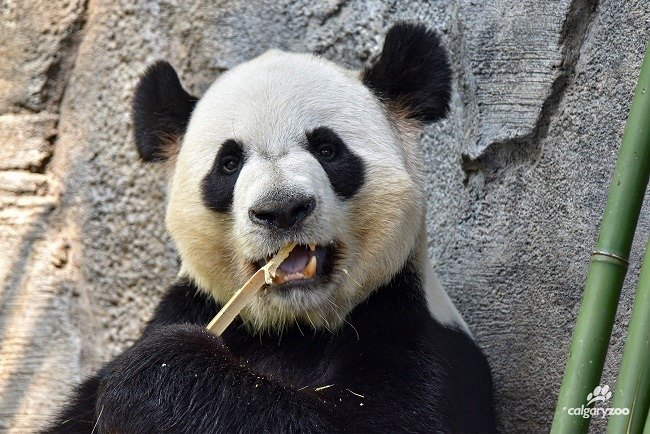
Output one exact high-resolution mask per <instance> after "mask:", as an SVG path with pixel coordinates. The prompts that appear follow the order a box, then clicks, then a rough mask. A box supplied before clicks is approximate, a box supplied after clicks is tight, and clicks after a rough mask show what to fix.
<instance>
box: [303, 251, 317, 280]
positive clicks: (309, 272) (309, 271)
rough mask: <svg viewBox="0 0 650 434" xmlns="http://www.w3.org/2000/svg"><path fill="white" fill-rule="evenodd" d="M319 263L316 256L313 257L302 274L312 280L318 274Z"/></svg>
mask: <svg viewBox="0 0 650 434" xmlns="http://www.w3.org/2000/svg"><path fill="white" fill-rule="evenodd" d="M317 262H318V259H316V256H312V257H311V259H310V260H309V262H308V263H307V266H306V267H305V269H304V270H302V274H303V275H304V276H305V277H307V278H311V277H314V275H315V274H316V264H317Z"/></svg>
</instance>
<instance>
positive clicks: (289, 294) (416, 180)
mask: <svg viewBox="0 0 650 434" xmlns="http://www.w3.org/2000/svg"><path fill="white" fill-rule="evenodd" d="M387 42H388V38H387ZM436 43H437V39H436ZM384 52H386V48H384ZM382 56H383V55H382ZM443 60H445V59H444V57H443ZM445 62H446V60H445ZM159 65H160V64H159ZM379 65H381V61H380V62H379ZM445 65H446V63H445ZM158 67H159V68H166V67H168V65H167V66H163V67H161V66H158ZM373 74H374V75H375V77H373ZM153 75H154V74H152V73H151V71H150V72H149V73H148V75H147V76H145V78H144V79H143V82H144V83H149V84H151V83H152V82H153V81H155V80H153V79H152V78H151V77H152V76H153ZM160 75H161V74H158V76H160ZM385 75H386V74H385V73H384V74H382V73H381V71H379V72H378V71H376V70H371V71H366V72H363V73H359V72H355V71H348V70H345V69H343V68H341V67H339V66H337V65H335V64H333V63H331V62H328V61H326V60H323V59H321V58H318V57H315V56H312V55H306V54H293V53H285V52H280V51H277V50H274V51H270V52H267V53H265V54H263V55H262V56H260V57H258V58H255V59H253V60H251V61H249V62H247V63H244V64H242V65H239V66H238V67H236V68H234V69H232V70H230V71H228V72H227V73H225V74H223V75H222V76H221V77H220V78H219V79H218V80H217V81H216V82H215V83H214V84H213V85H212V86H211V87H210V88H209V90H208V91H207V93H206V94H205V95H204V96H203V97H202V98H201V99H200V100H199V101H198V103H196V104H195V105H194V103H195V100H193V99H192V97H191V96H189V95H187V94H184V91H182V90H176V91H175V93H177V94H178V95H181V96H182V97H183V98H184V100H185V101H188V107H189V110H186V111H189V112H190V113H191V117H190V116H189V113H188V117H189V118H190V119H189V123H188V122H187V121H185V122H177V123H174V122H168V123H167V124H165V123H161V124H158V125H156V126H155V127H152V128H158V129H159V130H160V129H161V128H162V129H164V128H167V129H169V130H170V131H168V136H169V135H173V133H174V132H175V130H181V131H182V140H180V139H179V140H178V141H179V142H180V149H179V150H178V153H177V155H173V156H172V159H173V161H174V165H173V175H172V177H171V182H170V192H169V198H168V205H167V215H166V223H167V227H168V230H169V232H170V234H171V236H172V238H173V240H174V242H175V243H176V246H177V247H178V250H179V252H180V255H181V258H182V270H181V274H183V275H186V276H188V277H190V278H192V279H193V280H194V281H195V282H196V283H197V285H198V286H199V287H200V288H201V289H203V290H204V291H207V292H209V293H210V294H212V295H213V296H214V298H215V299H216V300H218V301H219V302H221V303H225V302H226V301H227V300H228V299H229V298H230V297H231V296H232V295H233V294H234V292H235V291H236V290H237V289H238V288H239V287H240V286H241V285H243V284H244V283H245V282H246V280H247V279H248V278H250V276H251V275H252V274H253V273H254V272H255V271H256V270H257V269H258V268H260V267H261V266H262V265H263V264H264V263H265V261H266V260H267V259H268V258H270V257H271V256H273V255H274V254H275V253H276V252H277V251H278V250H279V249H280V248H282V247H283V246H285V245H287V244H289V243H296V244H297V245H298V246H297V247H296V248H295V249H294V251H293V252H292V253H291V255H290V257H289V258H288V259H287V260H286V261H285V262H284V263H283V264H282V265H281V267H280V269H279V275H280V277H279V284H278V285H270V286H267V287H265V288H264V289H263V290H262V291H260V293H259V295H258V296H257V298H256V299H255V300H254V302H253V303H252V304H251V305H250V306H249V307H248V308H246V309H245V310H244V311H243V312H242V314H241V316H242V318H243V319H244V320H245V321H246V322H247V323H248V324H250V325H252V326H253V327H254V328H256V329H265V328H274V329H277V328H281V327H282V326H283V325H285V324H289V323H292V322H294V321H301V322H304V323H306V324H312V325H313V326H314V327H315V328H319V327H325V328H334V327H337V326H338V325H340V324H341V322H342V321H343V320H344V318H345V315H346V314H347V313H348V312H349V311H350V310H351V309H352V308H353V307H354V306H356V305H357V304H358V303H359V302H360V301H361V300H363V299H364V298H365V297H367V295H368V294H369V293H371V292H372V291H373V290H374V289H375V288H377V287H378V286H379V285H381V284H383V283H385V282H387V281H388V280H390V278H391V277H392V276H393V275H394V274H395V273H397V272H398V271H399V270H400V269H401V267H403V265H404V263H405V262H406V260H407V259H408V257H409V255H410V254H412V253H413V252H414V249H415V246H416V238H418V236H423V232H422V231H423V214H424V200H425V196H424V193H423V185H422V176H421V170H420V167H419V161H420V159H419V151H418V149H417V146H416V145H417V140H416V139H417V132H418V131H419V130H418V129H417V121H421V120H422V119H418V116H420V115H421V112H420V111H417V110H414V107H410V106H409V101H410V99H409V98H406V99H404V100H402V101H395V99H393V100H392V103H393V106H392V107H390V106H389V105H387V103H386V101H385V100H384V98H385V97H386V95H387V94H389V92H390V90H391V89H392V88H391V89H387V88H382V84H383V83H382V80H384V79H385ZM148 77H149V80H148V81H146V80H147V78H148ZM174 77H175V75H174ZM177 80H178V79H177V78H176V81H177ZM373 85H374V86H373ZM142 86H143V85H142V84H141V86H140V87H139V90H141V88H142ZM179 86H180V85H179ZM171 87H172V88H173V87H174V86H171ZM158 88H160V86H158ZM165 91H166V92H167V93H169V86H168V88H167V89H165ZM140 93H141V92H140ZM137 95H138V92H136V102H135V108H136V111H135V113H136V116H135V120H136V138H138V136H139V134H140V137H151V131H149V134H147V131H144V132H143V131H142V128H140V130H139V129H138V115H139V114H142V113H143V112H145V111H143V109H140V110H138V99H137ZM158 95H159V96H160V92H159V93H158ZM378 96H379V97H378ZM402 96H403V95H402ZM388 97H390V95H388ZM447 97H448V96H447ZM160 98H162V99H164V95H163V96H161V97H160ZM149 99H151V97H150V98H149ZM411 99H412V98H411ZM140 103H141V105H142V104H144V103H143V101H142V98H141V99H140ZM436 103H438V102H436ZM159 105H160V104H159ZM165 105H168V106H171V107H172V108H174V109H177V107H178V105H174V104H171V103H167V104H165ZM398 106H399V107H398ZM395 110H399V111H400V113H401V115H400V116H396V115H395ZM404 114H406V115H404ZM409 116H410V117H409ZM172 117H173V116H172ZM152 131H153V129H152ZM172 141H173V140H172ZM142 144H143V140H140V142H139V149H140V150H141V155H143V156H146V155H144V154H145V153H143V151H142V149H145V150H146V149H155V148H156V147H155V146H153V147H149V148H147V147H146V146H141V145H142ZM154 145H155V143H154ZM167 147H169V145H167ZM152 155H154V154H152Z"/></svg>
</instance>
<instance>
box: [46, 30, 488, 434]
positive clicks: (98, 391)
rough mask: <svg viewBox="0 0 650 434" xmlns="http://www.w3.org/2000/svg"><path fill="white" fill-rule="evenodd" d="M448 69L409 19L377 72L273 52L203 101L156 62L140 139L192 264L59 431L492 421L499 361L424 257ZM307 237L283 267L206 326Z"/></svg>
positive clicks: (383, 428)
mask: <svg viewBox="0 0 650 434" xmlns="http://www.w3.org/2000/svg"><path fill="white" fill-rule="evenodd" d="M450 82H451V71H450V66H449V63H448V60H447V56H446V54H445V51H444V49H443V48H442V46H441V44H440V41H439V38H438V37H437V36H436V34H435V33H433V32H432V31H430V30H428V29H427V28H425V27H423V26H421V25H416V24H409V23H399V24H396V25H395V26H393V27H392V28H391V29H390V30H389V32H388V33H387V35H386V38H385V42H384V46H383V49H382V52H381V55H380V56H379V58H378V60H377V61H376V62H375V63H374V64H372V65H371V66H369V67H368V68H366V69H364V70H363V71H353V70H348V69H345V68H342V67H340V66H337V65H336V64H334V63H332V62H329V61H327V60H324V59H323V58H320V57H317V56H314V55H310V54H296V53H289V52H283V51H278V50H271V51H268V52H266V53H265V54H262V55H261V56H259V57H257V58H254V59H252V60H250V61H248V62H246V63H243V64H241V65H239V66H237V67H235V68H233V69H231V70H229V71H228V72H225V73H224V74H222V75H221V76H220V77H219V78H218V79H217V80H216V81H215V82H214V84H212V85H211V87H210V88H209V89H208V90H207V92H206V93H205V95H204V96H203V97H202V98H196V97H194V96H192V95H190V94H189V93H188V92H186V91H185V90H184V89H183V87H182V85H181V83H180V81H179V78H178V76H177V74H176V72H175V71H174V69H173V68H172V67H171V66H170V65H169V64H168V63H166V62H158V63H155V64H154V65H152V66H151V67H149V68H148V69H147V71H146V73H145V74H144V75H143V76H142V78H141V81H140V82H139V84H138V86H137V88H136V91H135V96H134V102H133V121H134V128H135V141H136V144H137V149H138V151H139V155H140V156H141V158H142V159H143V160H145V161H159V162H163V164H167V165H168V166H169V168H170V176H169V191H168V198H167V199H168V200H167V211H166V225H167V228H168V231H169V233H170V234H171V237H172V239H173V241H174V243H175V245H176V247H177V249H178V252H179V254H180V258H181V262H182V264H181V268H180V272H179V278H178V281H177V282H176V283H175V284H174V285H173V286H171V288H170V289H169V290H168V291H167V293H166V295H164V297H163V299H162V301H161V302H160V304H159V305H158V307H157V309H156V311H155V314H154V316H153V319H151V321H150V322H149V323H148V325H147V327H146V329H145V330H144V333H143V335H142V337H141V338H140V339H139V340H138V341H137V342H136V343H135V344H134V345H133V346H131V347H130V348H128V349H127V350H126V351H124V352H123V353H122V354H121V355H119V356H118V357H117V358H115V359H114V360H113V361H111V362H110V363H108V364H107V365H106V366H105V367H104V368H102V369H101V370H100V371H99V372H98V373H97V374H95V375H94V376H92V377H90V378H89V379H88V380H86V381H85V382H84V383H83V384H81V385H80V386H79V388H78V389H77V390H76V392H75V395H74V396H73V397H72V399H71V400H70V402H69V404H68V406H67V407H66V408H65V409H63V411H62V413H61V414H60V416H59V417H58V418H57V419H56V420H55V421H54V422H53V423H52V424H51V425H50V428H49V432H91V431H96V432H124V433H138V432H185V433H203V432H394V431H407V432H493V431H495V429H496V426H495V416H494V408H493V391H492V380H491V374H490V369H489V366H488V363H487V361H486V358H485V356H484V354H483V353H482V351H481V350H480V349H479V347H478V346H477V345H476V343H475V342H474V340H473V339H472V337H471V335H470V333H469V331H468V328H467V325H466V323H465V322H464V321H463V319H462V318H461V316H460V315H459V313H458V311H457V310H456V309H455V307H454V305H453V304H452V302H451V300H450V299H449V297H448V296H447V294H446V293H445V291H444V290H443V289H442V288H441V286H440V285H439V284H438V282H437V281H436V277H435V275H434V271H433V269H432V266H431V264H430V262H429V259H428V254H427V234H426V227H425V207H426V195H425V189H424V184H425V179H424V176H423V167H422V166H423V162H422V157H421V149H420V147H419V135H420V133H421V129H422V127H423V126H424V125H426V124H428V123H431V122H434V121H437V120H439V119H441V118H444V117H445V115H446V113H447V110H448V105H449V100H450V93H451V90H450V87H451V85H450ZM291 242H295V243H297V246H296V247H295V248H294V250H293V251H292V252H291V254H290V256H289V257H288V258H287V259H286V260H285V261H284V262H283V263H282V265H281V266H280V269H279V270H280V271H279V276H280V277H281V279H280V280H279V282H278V283H277V284H275V285H267V286H266V287H265V288H263V290H262V291H260V293H259V294H258V295H257V296H256V298H255V299H254V301H253V302H252V303H251V304H250V306H248V307H246V308H245V309H244V311H242V313H241V315H240V316H239V317H238V319H237V320H236V322H235V323H233V324H232V325H231V326H230V327H229V328H228V329H227V330H226V331H225V332H224V334H223V335H222V336H220V337H218V336H216V335H214V334H212V333H210V332H208V331H207V330H206V328H205V326H206V324H207V323H208V322H209V321H210V320H211V319H212V318H213V316H214V315H215V314H216V313H217V312H218V310H219V308H220V307H221V306H223V304H224V303H225V302H226V301H227V300H228V299H229V298H230V297H231V296H232V295H233V293H234V291H236V290H237V289H238V288H239V287H240V286H241V285H242V284H243V283H244V282H245V281H246V280H247V279H248V278H249V277H250V276H251V275H252V274H253V273H254V272H255V270H257V269H258V268H259V267H261V266H263V265H264V263H265V262H266V260H267V259H268V258H269V257H271V256H272V255H273V254H274V253H275V252H277V251H278V250H279V249H280V248H282V247H283V246H284V245H287V244H288V243H291ZM314 263H315V264H314Z"/></svg>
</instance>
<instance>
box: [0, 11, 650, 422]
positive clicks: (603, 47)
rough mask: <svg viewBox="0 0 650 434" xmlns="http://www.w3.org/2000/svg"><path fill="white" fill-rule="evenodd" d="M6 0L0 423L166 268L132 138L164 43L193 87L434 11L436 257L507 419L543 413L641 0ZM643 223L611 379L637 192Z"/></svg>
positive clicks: (140, 307)
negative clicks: (135, 114)
mask: <svg viewBox="0 0 650 434" xmlns="http://www.w3.org/2000/svg"><path fill="white" fill-rule="evenodd" d="M0 4H1V7H0V42H1V43H0V251H2V252H3V254H2V255H0V430H1V431H10V432H31V431H34V430H35V429H37V428H38V427H41V426H43V423H45V422H46V421H47V418H48V417H49V416H50V415H51V414H52V413H53V412H54V411H55V409H56V408H57V407H58V406H59V405H60V404H61V403H62V402H63V401H64V399H65V396H66V393H67V392H68V391H69V390H70V389H71V388H72V386H73V385H74V384H75V383H77V382H78V381H79V380H80V379H81V378H82V377H83V376H84V375H85V374H87V373H89V372H92V371H93V370H94V369H96V368H97V367H98V366H100V365H101V364H102V363H103V362H104V361H106V360H108V359H109V358H111V357H112V356H113V355H115V354H116V353H117V352H118V351H120V349H122V348H124V346H125V345H128V344H129V343H130V342H132V341H133V339H134V338H135V337H136V336H137V335H138V332H139V331H140V330H141V328H142V325H143V322H144V321H145V320H146V319H147V318H148V317H149V316H150V314H151V312H152V309H153V306H154V305H155V303H156V301H157V299H158V298H159V296H160V295H161V293H162V292H163V291H164V289H165V287H166V286H167V285H168V284H169V283H170V282H172V281H173V279H174V277H175V274H176V272H177V268H178V258H177V256H176V254H175V252H174V250H173V248H172V246H171V243H170V241H169V238H168V236H167V235H166V234H165V230H164V227H163V209H164V188H165V185H164V174H163V171H162V168H160V167H156V166H150V165H145V164H143V163H141V162H139V161H138V159H137V156H136V153H135V150H134V147H133V144H132V125H131V123H130V119H129V103H130V98H131V95H132V92H133V88H134V86H135V84H136V81H137V77H138V75H139V74H140V73H141V72H142V70H143V69H144V68H145V66H146V65H147V64H149V63H150V62H152V61H153V60H155V59H158V58H164V59H167V60H169V61H171V62H172V64H173V65H174V66H175V67H176V68H177V69H178V70H179V71H180V74H181V76H182V80H183V82H184V83H185V84H186V85H187V86H188V87H189V88H190V90H191V91H193V92H194V93H196V94H199V95H200V94H202V93H203V92H204V91H205V89H206V88H207V87H208V86H209V84H210V83H211V81H212V80H213V79H214V78H215V77H216V76H218V75H219V74H220V73H222V72H223V71H225V70H227V69H228V68H230V67H232V66H234V65H236V64H238V63H240V62H242V61H244V60H247V59H250V58H251V57H253V56H255V55H257V54H260V53H262V52H264V51H265V50H267V49H269V48H272V47H276V48H282V49H288V50H296V51H308V52H314V53H319V54H321V55H323V56H325V57H326V58H328V59H331V60H334V61H337V62H342V63H344V64H346V65H348V66H350V67H361V66H363V65H365V64H367V63H368V62H369V61H371V60H372V59H373V58H374V57H376V56H377V54H378V52H379V50H380V48H381V42H382V39H383V35H384V34H385V31H386V29H387V28H388V27H390V25H391V23H393V22H395V21H397V20H412V21H419V22H424V23H427V24H428V25H429V26H431V27H433V28H436V29H438V30H439V31H440V33H441V34H442V35H443V38H444V42H445V44H446V45H447V47H448V49H449V51H450V53H451V58H452V61H453V66H454V70H455V85H454V98H453V107H452V110H451V114H450V117H449V119H448V120H446V121H443V122H441V123H439V124H437V125H434V126H432V127H430V128H429V129H427V131H426V132H425V134H424V137H423V140H422V142H423V145H424V147H425V150H426V158H427V167H428V169H429V172H428V179H429V191H428V197H429V214H428V221H429V230H430V234H429V237H430V247H431V249H430V252H431V256H432V258H433V260H434V262H435V263H436V265H437V270H438V273H439V275H440V278H441V281H442V282H443V284H445V286H446V287H447V289H448V291H449V293H450V295H451V297H452V299H454V300H455V301H456V303H457V305H458V307H459V309H460V310H461V312H462V313H463V314H464V316H465V318H466V320H467V322H468V323H469V325H470V328H471V329H472V331H473V333H474V334H475V336H476V338H477V340H478V341H479V343H480V344H481V346H482V347H483V348H484V349H485V351H486V353H487V354H488V357H489V359H490V362H491V364H492V368H493V371H494V377H495V382H496V389H497V403H498V406H499V416H500V425H501V427H502V429H503V431H505V432H543V431H547V430H548V428H549V426H550V421H551V419H552V415H553V408H554V402H555V399H556V394H557V391H558V388H559V383H560V379H561V375H562V370H563V366H564V362H565V359H566V355H567V348H568V343H569V339H570V334H571V330H572V327H573V323H574V320H575V315H576V312H577V308H578V304H579V300H580V295H581V290H582V285H583V283H584V278H585V273H586V267H587V264H588V260H589V253H590V251H591V248H592V246H593V243H594V240H595V237H596V234H597V226H598V222H599V219H600V215H601V213H602V210H603V207H604V200H605V196H606V191H607V185H608V181H609V178H610V175H611V172H612V169H613V166H614V163H615V159H616V153H617V149H618V146H619V143H620V138H621V135H622V132H623V128H624V125H625V119H626V116H627V112H628V109H629V106H630V101H631V98H632V93H633V90H634V85H635V83H636V79H637V76H638V72H639V68H640V65H641V60H642V57H643V54H644V51H645V43H646V42H647V41H646V39H647V35H648V34H650V32H649V31H650V21H649V19H648V17H650V3H648V2H646V1H645V0H629V1H626V2H621V1H617V0H601V1H595V0H557V1H553V2H545V1H540V0H529V1H525V2H522V1H519V0H496V1H493V2H477V1H473V0H440V1H438V2H435V3H434V2H427V1H422V2H415V1H413V2H390V3H389V2H382V1H343V0H328V1H318V2H315V1H306V0H283V1H281V2H275V1H264V2H249V1H245V0H232V1H219V2H215V4H212V5H209V4H208V2H183V1H180V0H153V1H148V0H116V1H111V2H109V1H105V0H90V1H88V0H50V1H43V0H36V1H33V0H11V1H5V2H2V3H0ZM639 224H640V229H639V236H638V239H637V240H636V241H635V244H634V249H633V252H632V258H631V266H630V272H629V274H628V276H629V278H628V281H627V284H626V287H625V289H624V291H623V297H622V302H621V305H620V308H619V320H618V321H617V324H616V327H615V330H614V335H613V337H612V347H611V351H610V354H609V357H608V361H607V366H606V369H605V375H604V379H603V381H602V383H603V384H605V383H606V384H610V385H612V386H613V385H614V382H615V375H616V369H617V366H618V365H617V361H618V359H619V356H620V353H621V349H622V344H623V342H624V339H625V328H626V324H627V320H628V318H629V310H630V306H631V300H632V294H633V287H634V280H635V278H636V276H637V274H638V267H639V259H640V256H641V254H642V250H643V245H644V243H645V237H646V235H647V234H648V230H649V229H650V213H649V212H648V207H647V206H646V207H645V208H644V210H643V213H642V216H641V221H640V223H639ZM603 427H604V425H603V423H602V421H600V422H597V423H593V424H592V431H594V432H598V431H600V430H602V429H603Z"/></svg>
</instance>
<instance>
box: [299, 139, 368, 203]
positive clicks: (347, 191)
mask: <svg viewBox="0 0 650 434" xmlns="http://www.w3.org/2000/svg"><path fill="white" fill-rule="evenodd" d="M307 143H308V149H309V152H310V153H311V154H312V155H313V156H314V157H315V158H316V159H317V160H318V162H319V163H320V164H321V166H323V169H324V170H325V173H326V174H327V177H328V178H329V180H330V184H332V188H333V189H334V192H335V193H336V194H337V195H339V196H341V197H342V198H344V199H349V198H351V197H352V196H354V194H355V193H356V192H357V191H359V189H360V188H361V186H362V185H363V183H364V180H365V172H366V171H365V167H364V164H363V161H362V160H361V158H360V157H359V156H358V155H356V154H354V153H353V152H352V151H350V149H349V148H348V147H347V146H346V144H345V143H344V142H343V140H341V138H340V137H339V136H338V135H337V134H336V133H335V132H334V131H332V130H331V129H329V128H327V127H318V128H316V129H315V130H313V131H311V132H308V133H307Z"/></svg>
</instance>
